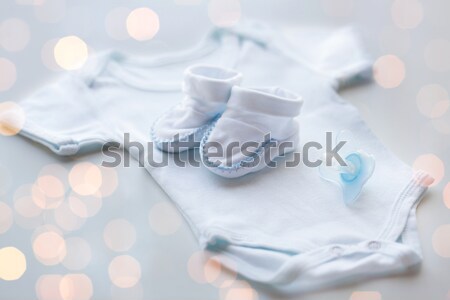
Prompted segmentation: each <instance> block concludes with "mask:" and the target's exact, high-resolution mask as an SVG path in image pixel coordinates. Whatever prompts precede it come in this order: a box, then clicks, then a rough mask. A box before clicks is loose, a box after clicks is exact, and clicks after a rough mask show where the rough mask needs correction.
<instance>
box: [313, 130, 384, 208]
mask: <svg viewBox="0 0 450 300" xmlns="http://www.w3.org/2000/svg"><path fill="white" fill-rule="evenodd" d="M340 141H346V144H345V145H344V146H343V147H342V148H341V150H340V151H339V155H340V156H341V157H342V159H343V160H344V162H345V165H341V164H339V163H338V162H337V161H336V160H333V161H332V164H331V165H327V163H326V154H324V155H325V159H324V160H323V163H322V164H321V165H320V168H319V172H320V176H321V177H322V178H323V179H325V180H328V181H331V182H333V183H335V184H337V185H338V186H339V187H340V188H341V190H342V196H343V199H344V202H345V204H346V205H351V204H353V203H354V202H356V200H357V199H358V196H359V194H361V191H362V188H363V186H364V185H365V184H366V182H367V180H369V178H370V177H371V176H372V174H373V171H374V170H375V157H374V156H373V155H370V154H368V153H366V152H364V151H363V150H360V149H358V147H357V145H356V144H355V142H354V139H353V138H352V136H351V134H350V133H349V132H348V131H342V132H340V133H339V135H338V136H337V137H336V144H338V143H339V142H340Z"/></svg>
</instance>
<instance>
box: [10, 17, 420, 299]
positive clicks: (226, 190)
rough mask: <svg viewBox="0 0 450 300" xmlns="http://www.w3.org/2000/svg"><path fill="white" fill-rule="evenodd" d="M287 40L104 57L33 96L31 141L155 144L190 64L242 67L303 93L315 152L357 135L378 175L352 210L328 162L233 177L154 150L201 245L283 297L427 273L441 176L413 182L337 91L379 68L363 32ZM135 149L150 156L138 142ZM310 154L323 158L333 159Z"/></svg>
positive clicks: (255, 31)
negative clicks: (432, 189)
mask: <svg viewBox="0 0 450 300" xmlns="http://www.w3.org/2000/svg"><path fill="white" fill-rule="evenodd" d="M279 32H280V31H275V30H273V29H271V28H269V27H266V26H264V25H261V24H253V23H252V24H241V25H239V26H237V27H234V28H231V29H215V30H213V31H212V33H211V34H209V35H208V37H207V38H206V39H205V40H204V41H203V42H202V43H201V44H200V45H199V46H198V47H197V48H195V49H193V50H190V51H187V52H185V53H181V54H173V55H165V56H161V57H157V58H151V59H142V58H132V57H129V56H126V55H124V54H120V53H117V52H108V53H105V54H103V55H99V56H97V57H94V58H93V59H92V61H91V62H89V63H88V64H86V67H84V68H83V69H82V70H81V71H78V72H74V73H70V74H67V75H65V77H64V78H63V79H61V80H59V81H57V82H56V83H55V84H53V85H51V86H48V87H45V88H43V89H42V90H41V91H39V92H38V93H36V94H35V95H33V96H31V97H29V98H27V99H25V100H23V101H22V102H20V103H19V104H20V105H21V106H22V108H23V109H24V110H25V112H26V115H27V119H26V124H25V126H24V128H23V130H22V132H21V133H22V134H23V135H25V136H28V137H29V138H31V139H33V140H35V141H38V142H40V143H43V144H45V145H46V146H48V147H49V148H50V149H51V150H53V151H54V152H56V153H57V154H60V155H74V154H77V153H79V152H80V151H87V150H93V149H99V147H100V146H101V145H102V144H103V143H104V142H107V141H116V142H122V141H123V134H124V133H125V132H128V133H130V135H131V139H132V140H135V141H140V142H142V143H144V144H145V143H147V142H148V141H149V139H150V128H151V125H152V123H153V122H154V121H155V120H156V119H157V118H158V117H159V116H160V115H161V114H163V113H164V112H165V111H167V110H168V109H169V108H170V107H172V106H174V105H175V104H176V103H178V102H179V101H180V100H181V98H182V93H181V81H182V77H183V71H184V70H185V68H186V67H188V66H190V65H193V64H208V65H217V66H221V67H225V68H229V69H236V70H237V71H239V72H241V73H242V74H244V80H243V82H242V85H243V86H261V87H265V86H281V87H283V88H286V89H288V90H292V91H293V92H295V93H298V94H299V95H301V96H302V98H303V99H304V104H303V108H302V113H301V115H300V117H299V122H300V144H301V145H303V144H305V143H307V142H309V141H315V142H319V143H321V144H323V145H324V144H325V138H326V136H325V133H326V132H333V133H334V135H336V134H337V133H339V132H340V131H341V130H350V131H351V132H352V134H353V136H354V137H355V140H356V141H357V143H358V144H359V145H360V147H361V148H362V149H363V150H364V151H366V152H368V153H370V154H373V155H374V156H375V158H376V168H375V172H374V174H373V176H372V178H371V179H370V180H369V181H368V182H367V184H366V185H365V187H364V190H363V192H362V194H361V195H360V198H359V200H358V201H357V202H356V203H355V204H354V205H352V206H346V205H345V203H344V202H343V201H342V199H341V192H340V190H339V188H338V187H337V186H335V185H333V184H330V183H329V182H327V181H325V180H323V179H322V178H320V176H319V172H318V169H317V168H311V167H307V166H305V165H303V164H300V165H299V166H297V167H295V168H288V167H285V166H284V165H280V166H278V167H277V168H266V169H264V170H263V171H261V172H258V173H255V174H250V175H248V176H244V177H242V178H238V179H231V180H230V179H226V178H222V177H219V176H216V175H214V174H212V173H210V172H208V170H206V168H205V167H194V166H189V165H187V166H186V167H179V166H176V165H175V164H174V163H173V161H172V156H171V154H167V153H163V152H161V151H159V150H157V149H152V151H153V160H154V161H157V162H158V161H161V160H162V158H164V157H166V158H168V159H169V161H170V164H169V166H166V167H153V166H150V165H148V164H147V165H146V167H147V169H148V171H149V172H150V174H151V175H152V177H153V178H154V179H155V180H156V181H157V182H158V183H159V185H160V186H161V187H162V188H163V189H164V190H165V191H166V192H167V194H168V195H169V196H170V198H171V199H172V200H173V202H174V203H175V204H176V206H177V207H178V208H179V210H180V212H181V213H182V214H183V216H184V217H185V218H186V220H187V222H188V223H189V225H190V226H191V228H192V230H193V232H194V233H195V235H196V237H197V238H198V240H199V242H200V245H201V246H202V247H203V248H205V249H208V250H210V251H213V252H214V254H215V256H214V257H215V258H217V259H219V260H221V261H222V263H224V264H225V265H227V266H228V267H230V268H236V269H237V270H236V271H238V272H239V273H240V274H241V275H242V276H244V277H245V278H247V279H249V280H251V281H255V282H258V283H263V284H267V285H269V286H271V287H274V288H277V289H283V290H284V289H286V290H291V289H292V290H295V291H309V290H314V289H318V288H324V287H329V286H334V285H338V284H341V283H346V282H350V281H358V280H361V279H365V278H370V277H375V276H383V275H387V274H392V273H399V272H402V271H405V270H407V269H408V268H410V267H412V266H415V265H417V264H418V263H419V262H420V261H421V253H420V247H419V246H418V245H419V244H418V240H417V236H416V235H417V233H416V225H415V208H416V206H417V204H418V201H419V200H420V198H421V196H422V195H423V193H424V192H425V190H426V188H425V187H424V186H423V185H422V182H423V181H425V180H427V179H428V177H427V176H428V175H426V174H424V173H418V174H416V176H415V179H413V172H412V170H411V168H410V167H409V166H407V165H406V164H404V163H403V162H402V161H400V160H399V159H398V158H396V157H395V156H394V155H393V154H392V153H391V152H390V151H389V150H387V149H386V148H385V147H384V146H383V145H382V144H381V143H380V142H379V141H378V139H377V138H376V137H375V136H374V135H373V134H372V132H371V131H370V130H369V128H368V127H367V125H366V124H365V123H364V122H363V120H362V119H361V117H360V116H359V114H358V111H357V109H356V108H355V107H353V106H352V105H351V104H349V103H347V102H345V101H343V100H342V99H341V98H339V96H338V95H337V93H336V90H337V89H338V88H340V87H342V86H344V85H346V84H351V83H354V82H357V81H358V80H360V79H364V78H366V77H367V75H368V74H370V73H371V70H370V66H371V64H370V61H368V60H367V59H366V57H365V55H364V52H363V51H362V50H361V48H360V46H359V44H358V42H357V40H356V39H355V36H354V35H353V32H352V31H351V30H349V29H342V30H338V31H335V32H334V33H332V34H331V33H329V32H328V33H326V31H315V30H301V31H299V33H298V34H297V35H293V36H291V39H290V40H287V39H285V38H284V37H282V36H281V35H280V34H279ZM129 150H130V152H131V153H133V154H135V155H136V149H135V148H132V149H129ZM190 153H192V151H190V152H185V153H184V154H183V155H185V156H187V155H190ZM193 153H194V155H197V156H198V153H197V151H193ZM309 154H310V155H309V156H310V160H315V159H317V158H320V157H321V155H322V152H321V151H310V153H309ZM289 158H290V156H288V157H287V158H286V159H289ZM230 261H233V263H232V264H229V262H230Z"/></svg>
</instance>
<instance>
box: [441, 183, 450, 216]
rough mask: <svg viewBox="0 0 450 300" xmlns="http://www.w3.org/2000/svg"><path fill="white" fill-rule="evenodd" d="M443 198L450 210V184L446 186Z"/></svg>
mask: <svg viewBox="0 0 450 300" xmlns="http://www.w3.org/2000/svg"><path fill="white" fill-rule="evenodd" d="M442 197H443V199H444V204H445V206H447V208H449V209H450V182H449V183H447V185H446V186H445V188H444V191H443V193H442Z"/></svg>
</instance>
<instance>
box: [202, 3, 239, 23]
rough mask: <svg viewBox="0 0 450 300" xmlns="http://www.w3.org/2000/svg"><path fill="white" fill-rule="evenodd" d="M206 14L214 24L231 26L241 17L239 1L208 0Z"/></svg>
mask: <svg viewBox="0 0 450 300" xmlns="http://www.w3.org/2000/svg"><path fill="white" fill-rule="evenodd" d="M208 16H209V19H210V20H211V22H212V23H213V24H214V25H216V26H219V27H231V26H233V25H235V24H236V23H237V22H238V21H239V19H240V18H241V2H240V1H239V0H210V1H209V4H208Z"/></svg>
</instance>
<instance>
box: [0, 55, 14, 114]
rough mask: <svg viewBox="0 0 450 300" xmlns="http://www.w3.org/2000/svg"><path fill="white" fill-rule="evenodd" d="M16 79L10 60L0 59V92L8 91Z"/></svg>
mask: <svg viewBox="0 0 450 300" xmlns="http://www.w3.org/2000/svg"><path fill="white" fill-rule="evenodd" d="M16 79H17V71H16V66H15V65H14V64H13V63H12V62H11V61H10V60H7V59H6V58H3V57H0V92H4V91H7V90H9V89H10V88H11V87H12V86H13V85H14V83H15V82H16ZM3 103H5V102H3ZM0 120H1V119H0Z"/></svg>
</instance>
